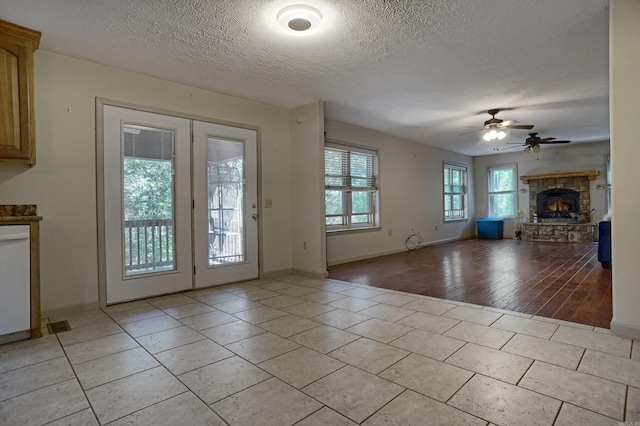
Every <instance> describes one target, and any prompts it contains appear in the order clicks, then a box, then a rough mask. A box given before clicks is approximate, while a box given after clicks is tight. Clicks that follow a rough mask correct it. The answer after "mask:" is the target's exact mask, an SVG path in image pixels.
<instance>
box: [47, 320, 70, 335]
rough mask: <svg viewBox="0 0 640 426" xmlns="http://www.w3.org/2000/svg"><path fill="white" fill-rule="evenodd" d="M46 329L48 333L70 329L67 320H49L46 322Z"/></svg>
mask: <svg viewBox="0 0 640 426" xmlns="http://www.w3.org/2000/svg"><path fill="white" fill-rule="evenodd" d="M47 330H49V334H58V333H64V332H65V331H69V330H71V327H70V326H69V321H67V320H63V321H56V322H50V323H49V324H47Z"/></svg>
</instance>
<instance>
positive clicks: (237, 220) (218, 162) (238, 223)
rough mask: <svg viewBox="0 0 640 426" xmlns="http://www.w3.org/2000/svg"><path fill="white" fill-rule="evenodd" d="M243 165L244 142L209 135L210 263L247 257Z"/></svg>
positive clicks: (217, 263) (231, 261)
mask: <svg viewBox="0 0 640 426" xmlns="http://www.w3.org/2000/svg"><path fill="white" fill-rule="evenodd" d="M243 167H244V145H243V144H242V143H241V142H237V141H232V140H224V139H217V138H213V137H209V138H208V139H207V188H208V206H207V208H208V214H209V217H208V220H209V266H210V267H217V266H222V265H228V264H230V263H238V262H244V261H245V260H246V254H245V253H246V248H245V239H244V237H245V231H244V229H245V227H244V220H245V214H244V184H243V181H244V171H243V170H244V169H243Z"/></svg>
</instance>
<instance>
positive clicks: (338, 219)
mask: <svg viewBox="0 0 640 426" xmlns="http://www.w3.org/2000/svg"><path fill="white" fill-rule="evenodd" d="M325 223H326V224H327V225H344V224H345V223H344V216H327V220H326V222H325Z"/></svg>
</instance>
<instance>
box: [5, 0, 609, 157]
mask: <svg viewBox="0 0 640 426" xmlns="http://www.w3.org/2000/svg"><path fill="white" fill-rule="evenodd" d="M295 3H298V4H300V3H302V4H310V5H313V6H314V7H316V8H317V9H319V10H321V11H322V13H323V15H324V22H323V24H322V26H321V27H320V28H319V29H318V31H316V32H315V33H313V34H310V35H307V36H304V37H295V36H290V35H287V34H285V33H284V32H283V31H281V30H280V29H278V28H275V26H274V25H273V21H274V15H275V13H276V12H277V11H278V10H280V9H281V8H282V7H284V6H287V5H290V4H295ZM0 19H4V20H7V21H10V22H14V23H17V24H20V25H24V26H27V27H31V28H34V29H37V30H40V31H42V34H43V35H42V40H41V43H40V48H41V49H45V50H49V51H54V52H58V53H62V54H65V55H69V56H73V57H77V58H83V59H87V60H90V61H95V62H98V63H102V64H106V65H109V66H113V67H117V68H122V69H126V70H131V71H135V72H139V73H143V74H147V75H152V76H156V77H160V78H164V79H167V80H171V81H176V82H180V83H185V84H188V85H192V86H196V87H201V88H205V89H210V90H213V91H217V92H222V93H227V94H230V95H235V96H238V97H242V98H246V99H252V100H256V101H260V102H264V103H267V104H272V105H277V106H282V107H287V108H293V107H297V106H300V105H303V104H306V103H309V102H312V101H313V100H316V99H321V100H323V101H324V102H325V114H326V116H327V117H329V118H333V119H337V120H341V121H345V122H348V123H353V124H357V125H360V126H363V127H368V128H372V129H377V130H380V131H383V132H386V133H390V134H394V135H397V136H400V137H403V138H406V139H410V140H413V141H417V142H420V143H426V144H429V145H433V146H437V147H441V148H444V149H448V150H452V151H456V152H460V153H465V154H469V155H483V154H492V153H495V149H496V148H497V149H500V150H502V149H503V148H505V147H506V146H508V145H505V144H506V143H507V142H523V143H524V139H525V138H526V136H527V132H526V131H524V130H511V131H510V132H509V136H508V138H507V139H505V140H504V141H502V142H501V143H499V144H494V143H488V142H485V141H483V140H482V139H481V132H476V133H471V134H466V135H461V134H462V133H464V132H466V131H469V130H470V129H467V128H465V126H476V125H477V126H478V127H481V126H482V124H483V122H484V121H485V120H487V119H489V118H490V116H489V115H488V114H487V113H486V110H488V109H490V108H512V110H508V111H503V112H501V113H500V114H498V118H502V119H504V120H508V119H513V120H517V121H519V122H520V123H522V124H534V125H535V127H534V129H533V130H532V131H538V132H539V133H540V136H541V137H550V136H553V137H556V138H558V139H570V140H572V141H574V142H594V141H602V140H608V139H609V100H608V92H609V80H608V1H607V0H483V1H478V0H351V1H344V0H340V1H338V0H301V1H298V2H296V1H292V0H275V1H267V0H209V1H204V0H154V1H141V0H109V1H98V0H56V1H51V0H2V2H0ZM483 111H484V112H483ZM543 149H544V148H543ZM523 155H525V154H523Z"/></svg>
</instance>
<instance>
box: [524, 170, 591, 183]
mask: <svg viewBox="0 0 640 426" xmlns="http://www.w3.org/2000/svg"><path fill="white" fill-rule="evenodd" d="M580 176H586V177H588V178H589V180H595V178H596V176H598V171H597V170H583V171H581V172H565V173H549V174H544V175H530V176H520V180H521V181H522V183H525V184H527V183H529V181H530V180H535V179H557V178H566V177H580Z"/></svg>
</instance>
